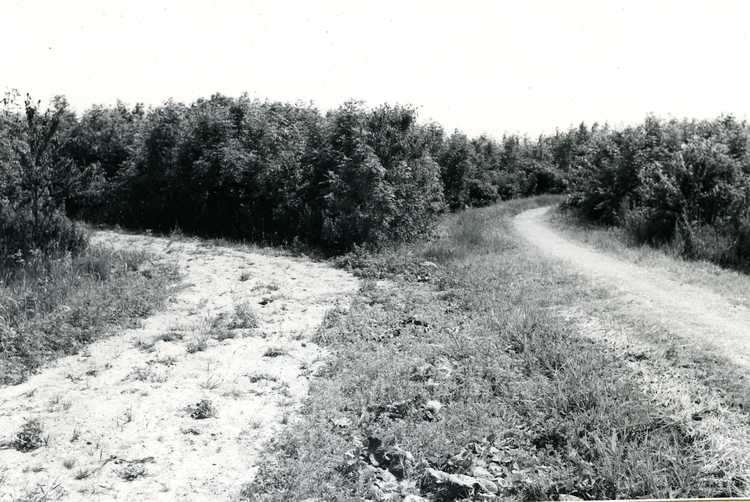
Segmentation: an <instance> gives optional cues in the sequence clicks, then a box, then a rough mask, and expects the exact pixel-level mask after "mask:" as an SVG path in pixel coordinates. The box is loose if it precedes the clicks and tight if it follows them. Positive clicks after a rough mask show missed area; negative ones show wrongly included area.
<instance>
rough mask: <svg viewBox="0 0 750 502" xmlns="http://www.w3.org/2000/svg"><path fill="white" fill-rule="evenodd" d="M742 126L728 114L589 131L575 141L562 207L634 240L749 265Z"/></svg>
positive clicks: (747, 164)
mask: <svg viewBox="0 0 750 502" xmlns="http://www.w3.org/2000/svg"><path fill="white" fill-rule="evenodd" d="M748 137H750V130H749V129H748V127H747V125H746V124H745V123H744V122H742V123H740V122H738V121H736V120H735V119H733V118H732V117H722V118H719V119H717V120H713V121H677V120H670V121H662V120H659V119H656V118H654V117H648V118H647V119H646V120H645V121H644V122H643V123H642V124H640V125H638V126H636V127H629V128H626V129H623V130H621V131H611V130H609V129H606V128H605V129H600V130H591V131H587V134H586V135H582V134H579V135H578V138H579V141H577V142H576V141H575V140H574V141H573V143H574V145H575V147H576V148H573V149H572V150H571V151H572V152H573V153H572V154H571V155H570V156H568V157H566V159H567V160H569V162H570V166H569V170H568V172H569V176H568V182H569V190H570V192H569V198H568V201H567V205H568V206H569V207H572V208H575V209H576V210H577V211H579V212H580V214H582V215H583V216H585V217H587V218H589V219H591V220H594V221H599V222H602V223H606V224H615V225H620V226H623V227H625V228H626V229H627V231H628V233H629V234H630V235H631V236H632V237H633V239H634V240H635V241H636V242H646V243H651V244H665V243H669V244H670V245H671V246H673V247H674V248H675V249H678V250H679V251H680V252H681V253H683V254H684V255H685V256H687V257H692V258H702V259H709V260H712V261H716V262H719V263H723V264H729V265H738V266H747V265H749V264H750V253H749V251H750V249H749V248H748V242H749V240H748V223H749V222H750V219H748V215H749V214H750V204H749V203H750V158H749V157H748V149H747V144H748Z"/></svg>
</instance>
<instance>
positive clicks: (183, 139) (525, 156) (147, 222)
mask: <svg viewBox="0 0 750 502" xmlns="http://www.w3.org/2000/svg"><path fill="white" fill-rule="evenodd" d="M3 117H4V118H3V122H2V127H1V128H0V139H2V143H0V154H1V155H2V156H3V157H2V169H3V172H2V174H3V175H4V176H3V180H1V181H0V229H2V230H3V234H2V235H3V237H2V238H0V256H3V257H5V258H7V257H9V256H15V255H19V254H20V255H24V254H28V253H29V252H31V250H33V249H41V250H43V251H44V252H48V251H54V250H59V251H73V252H76V251H77V250H79V249H80V247H82V246H83V245H85V240H84V239H83V237H82V234H81V233H80V232H79V231H78V229H77V228H76V227H75V226H74V225H73V224H71V223H70V221H69V220H68V219H67V217H66V214H67V215H68V216H72V217H75V218H80V219H84V220H88V221H93V222H106V223H112V224H120V225H122V226H126V227H131V228H141V229H153V230H159V231H171V230H173V229H177V228H179V229H181V230H183V231H187V232H190V233H194V234H200V235H208V236H224V237H233V238H240V239H248V240H255V241H266V242H270V243H283V242H287V241H289V242H294V241H297V240H301V241H305V242H307V243H309V244H313V245H316V246H320V247H323V248H327V249H329V250H332V251H341V250H347V249H351V248H352V247H354V246H355V245H362V244H375V245H377V244H381V243H384V242H388V241H405V240H410V239H414V238H416V237H419V236H423V235H425V234H427V233H429V232H430V231H431V228H432V226H433V224H434V221H435V216H436V215H438V214H440V213H441V212H442V211H444V210H445V209H446V207H448V208H451V209H463V208H464V207H468V206H486V205H490V204H492V203H494V202H495V201H497V200H499V199H508V198H513V197H517V196H520V195H530V194H536V193H541V192H559V191H561V190H562V189H563V188H564V184H563V182H562V180H564V172H563V171H561V170H560V169H559V168H558V167H556V163H555V152H556V151H557V150H556V148H557V147H556V144H557V143H556V139H555V138H544V137H540V138H539V139H538V141H536V142H532V141H530V140H528V139H527V138H521V137H518V136H514V135H511V136H505V137H503V138H502V141H495V140H493V139H490V138H488V137H486V136H481V137H479V138H473V139H470V138H469V137H467V136H466V135H464V134H462V133H460V132H458V131H456V132H454V133H453V134H451V135H450V136H447V137H446V135H445V134H444V132H443V130H442V128H441V127H440V126H438V125H437V124H434V123H427V124H423V123H419V122H418V120H417V119H418V117H417V113H416V110H415V109H414V108H412V107H409V106H400V105H396V106H392V105H382V106H379V107H376V108H367V107H365V106H364V105H363V104H362V103H360V102H357V101H350V102H347V103H344V104H343V105H341V106H340V107H338V108H337V109H335V110H332V111H329V112H328V113H326V114H322V113H320V112H319V111H318V110H317V109H315V108H314V107H312V106H308V105H303V104H288V103H278V102H269V101H259V100H253V99H250V98H249V97H247V96H246V95H244V96H241V97H239V98H230V97H226V96H221V95H214V96H212V97H211V98H209V99H199V100H197V101H195V102H193V103H192V104H189V105H185V104H182V103H176V102H173V101H167V102H166V103H164V104H163V105H161V106H157V107H153V108H149V109H145V108H144V107H143V106H140V105H139V106H136V107H134V108H132V109H131V108H128V107H127V106H125V105H123V104H122V103H118V104H117V105H115V106H113V107H103V106H95V107H92V108H91V109H89V110H87V111H86V112H84V113H83V114H82V115H81V116H80V118H76V117H75V116H74V115H73V114H71V113H69V112H68V111H67V108H66V105H65V102H64V100H62V99H57V100H56V101H55V102H54V103H53V107H52V108H51V110H49V111H47V112H45V113H42V112H40V111H39V110H38V106H37V105H34V104H32V103H31V101H30V100H27V103H26V106H25V110H23V109H22V110H15V111H12V110H11V111H7V112H6V113H5V114H4V116H3ZM47 136H49V137H47ZM5 258H4V259H5Z"/></svg>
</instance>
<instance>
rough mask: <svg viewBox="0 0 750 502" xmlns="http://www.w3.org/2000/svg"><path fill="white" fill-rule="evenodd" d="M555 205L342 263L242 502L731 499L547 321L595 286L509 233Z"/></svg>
mask: <svg viewBox="0 0 750 502" xmlns="http://www.w3.org/2000/svg"><path fill="white" fill-rule="evenodd" d="M555 200H559V199H549V198H536V199H530V200H522V201H513V202H511V203H504V204H500V205H497V206H494V207H491V208H487V209H480V210H470V211H464V212H461V213H458V214H456V215H453V216H450V217H449V218H447V220H446V223H445V226H444V227H443V228H441V232H440V235H441V236H440V238H438V239H436V240H434V241H431V242H422V243H414V244H410V245H402V246H398V247H395V248H392V249H389V250H383V251H380V252H378V253H365V252H355V253H351V254H348V255H345V256H343V257H341V258H340V259H339V264H340V265H341V266H344V267H346V268H349V269H351V270H352V271H354V272H355V273H356V274H358V275H359V276H360V277H361V278H362V280H363V284H362V287H361V289H360V292H359V295H358V296H357V298H356V299H355V300H354V302H353V303H352V305H351V308H350V309H349V310H348V311H333V312H331V313H330V314H329V316H328V317H327V319H326V321H325V323H324V325H323V326H322V327H321V329H320V332H319V334H318V337H317V342H318V343H320V344H322V345H323V346H324V347H326V348H327V349H329V350H331V351H332V353H333V357H332V359H331V361H330V363H329V364H328V366H327V367H326V368H325V369H324V370H322V371H321V372H320V374H319V378H317V379H316V380H314V381H313V385H312V388H311V391H310V397H309V401H308V403H307V405H306V408H305V409H304V410H303V413H301V416H300V418H299V419H298V422H296V423H293V424H292V425H291V426H290V427H289V428H288V430H287V431H286V432H284V433H283V434H282V435H281V437H279V438H278V439H277V440H276V441H275V443H274V444H272V445H271V449H270V451H269V452H268V453H267V455H266V458H265V461H264V462H263V463H262V464H261V465H262V468H261V471H260V473H259V474H258V476H257V477H256V479H255V480H254V481H253V482H252V483H251V484H249V485H247V486H246V487H245V489H244V490H243V494H244V496H245V498H246V499H247V500H295V499H296V500H301V499H304V498H306V497H322V498H324V499H326V500H349V499H352V498H357V497H369V498H372V499H375V500H387V499H388V497H389V496H396V495H398V496H406V495H411V496H421V497H427V498H429V499H430V500H458V499H470V498H472V497H477V498H481V497H486V496H489V495H493V494H496V495H500V496H505V497H513V498H518V499H524V500H540V499H557V498H565V497H566V496H571V495H572V496H576V497H581V498H584V499H612V498H638V497H674V498H677V497H701V496H703V497H716V496H730V495H737V494H740V493H745V492H746V485H745V483H746V480H745V479H744V478H743V474H742V469H741V468H740V467H739V466H738V465H736V464H733V459H732V458H727V457H725V456H722V455H721V453H720V452H718V451H716V450H714V449H711V448H708V447H707V445H708V443H709V438H707V437H705V436H704V435H702V434H701V433H699V432H698V431H697V430H696V429H695V428H694V426H693V424H691V422H689V421H687V422H686V421H684V420H681V419H677V418H676V417H677V416H679V410H677V409H675V408H674V407H672V405H668V404H664V403H660V402H658V401H656V400H655V399H654V396H653V395H651V394H650V393H649V391H648V390H644V389H647V387H646V386H644V385H643V382H642V380H641V376H642V375H641V374H640V373H639V372H638V371H637V369H635V368H633V367H632V366H630V365H629V364H628V363H627V361H626V360H624V359H623V358H622V357H621V356H620V355H619V354H617V353H616V352H615V351H613V350H612V349H611V348H610V347H609V346H608V345H606V344H604V343H599V342H597V341H593V340H592V339H589V338H585V337H581V336H579V335H578V334H577V332H576V331H577V330H576V327H575V325H574V324H572V323H570V322H566V321H564V320H563V319H561V318H560V317H558V316H557V315H556V314H555V309H556V308H557V307H560V306H562V305H566V304H569V303H571V302H579V301H581V299H582V296H584V297H585V296H586V295H596V292H594V291H590V290H589V289H586V288H584V287H581V286H580V284H578V283H577V282H576V281H577V279H575V278H574V277H571V276H570V275H565V274H564V273H562V272H560V271H556V270H555V269H554V267H553V265H548V264H546V263H545V262H544V261H543V260H540V258H539V257H536V256H533V255H529V253H528V251H527V249H526V248H525V246H524V245H523V243H521V242H519V239H518V237H517V236H515V235H514V233H513V230H512V228H511V226H510V224H509V218H510V217H511V216H512V215H514V214H515V213H517V212H519V211H521V210H523V209H526V208H530V207H534V206H536V205H544V204H549V203H550V202H553V201H555ZM673 404H674V403H673ZM412 500H420V499H414V498H413V499H412Z"/></svg>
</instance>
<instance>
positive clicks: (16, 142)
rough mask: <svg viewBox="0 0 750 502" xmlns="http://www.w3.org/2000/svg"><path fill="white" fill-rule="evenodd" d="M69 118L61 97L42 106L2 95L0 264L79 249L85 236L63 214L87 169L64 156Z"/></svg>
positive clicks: (76, 251) (0, 117)
mask: <svg viewBox="0 0 750 502" xmlns="http://www.w3.org/2000/svg"><path fill="white" fill-rule="evenodd" d="M72 120H73V117H72V116H71V114H70V113H69V112H68V111H67V103H66V102H65V100H64V99H62V98H56V99H55V100H53V102H52V108H50V109H47V110H44V111H43V110H42V109H41V107H40V103H39V102H36V103H35V102H33V101H32V99H31V98H30V97H29V96H28V95H27V97H26V99H25V101H24V103H23V105H19V104H18V102H17V96H16V95H15V94H8V95H6V97H5V99H4V100H3V109H2V110H1V111H0V266H9V265H13V264H14V263H15V262H19V261H23V260H24V259H26V258H28V257H29V256H30V254H31V253H32V252H35V251H38V252H41V253H43V254H51V255H60V254H63V253H66V252H73V253H78V252H80V251H81V250H83V249H84V248H85V247H86V236H85V234H84V232H83V231H82V230H81V229H80V228H78V227H77V226H76V225H74V224H73V223H71V222H70V221H69V220H68V219H67V218H66V216H65V201H66V199H67V198H68V197H70V196H71V195H72V194H73V193H75V190H76V189H77V187H78V186H79V185H80V184H81V182H82V180H83V179H84V174H85V172H84V171H83V170H81V169H79V166H78V165H77V164H76V163H74V162H73V161H72V159H71V158H70V157H68V156H67V155H66V154H65V152H64V148H65V146H66V144H67V140H68V138H67V133H66V123H68V122H70V121H72Z"/></svg>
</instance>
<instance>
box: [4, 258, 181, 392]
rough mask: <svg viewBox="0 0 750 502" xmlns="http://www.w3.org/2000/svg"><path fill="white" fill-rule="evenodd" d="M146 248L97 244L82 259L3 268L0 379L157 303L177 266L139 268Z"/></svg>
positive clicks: (75, 347)
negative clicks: (145, 272) (148, 270)
mask: <svg viewBox="0 0 750 502" xmlns="http://www.w3.org/2000/svg"><path fill="white" fill-rule="evenodd" d="M147 256H148V255H146V254H142V253H135V252H132V251H127V252H120V251H113V250H111V249H108V248H105V247H97V246H91V247H90V248H89V249H88V250H87V251H86V254H84V255H81V256H79V257H77V258H71V257H70V256H66V257H62V258H54V259H52V258H45V259H44V260H42V259H40V260H39V261H30V262H28V263H26V264H25V266H23V267H20V268H19V267H15V268H13V269H2V270H0V384H16V383H20V382H22V381H23V380H25V379H26V377H28V375H29V374H30V373H31V372H33V371H34V370H36V369H38V368H39V367H40V366H41V365H43V364H44V363H45V362H46V361H49V360H50V359H53V358H55V357H57V356H60V355H66V354H74V353H77V352H78V351H79V350H80V349H81V348H82V347H84V346H85V345H86V344H88V343H91V342H92V341H94V340H96V339H97V338H99V337H101V336H106V335H107V334H108V333H111V332H113V331H114V330H116V329H117V328H118V327H121V326H126V325H128V324H131V323H132V322H133V321H134V320H135V319H140V318H143V317H146V316H147V315H149V314H150V313H152V312H153V311H154V310H155V309H157V308H159V307H160V306H161V305H162V304H163V302H164V301H165V299H166V298H167V296H168V294H169V291H170V289H171V286H172V284H174V282H176V279H177V273H176V270H175V269H174V268H173V267H168V266H161V265H160V266H155V267H153V269H152V271H153V273H152V276H151V278H146V277H144V276H143V275H141V274H139V273H137V272H134V271H133V270H132V268H133V267H135V268H137V267H138V264H140V263H142V261H143V260H145V259H146V257H147Z"/></svg>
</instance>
